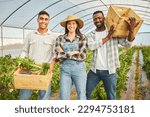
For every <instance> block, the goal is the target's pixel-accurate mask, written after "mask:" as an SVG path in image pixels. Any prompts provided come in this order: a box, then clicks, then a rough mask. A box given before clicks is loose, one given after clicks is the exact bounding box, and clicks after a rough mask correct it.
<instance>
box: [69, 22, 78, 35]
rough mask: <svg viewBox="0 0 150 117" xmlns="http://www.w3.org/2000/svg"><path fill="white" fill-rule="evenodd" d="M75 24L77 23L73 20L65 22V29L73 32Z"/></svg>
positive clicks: (75, 27)
mask: <svg viewBox="0 0 150 117" xmlns="http://www.w3.org/2000/svg"><path fill="white" fill-rule="evenodd" d="M77 26H78V24H77V22H76V21H75V20H72V21H68V22H67V29H68V31H69V32H75V31H76V29H77Z"/></svg>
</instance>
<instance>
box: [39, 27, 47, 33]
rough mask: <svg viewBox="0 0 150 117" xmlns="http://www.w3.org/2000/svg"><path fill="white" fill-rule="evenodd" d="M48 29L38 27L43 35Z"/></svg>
mask: <svg viewBox="0 0 150 117" xmlns="http://www.w3.org/2000/svg"><path fill="white" fill-rule="evenodd" d="M47 31H48V29H47V28H46V29H41V28H38V32H39V33H40V34H41V35H44V33H46V32H47Z"/></svg>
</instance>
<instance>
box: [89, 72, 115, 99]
mask: <svg viewBox="0 0 150 117" xmlns="http://www.w3.org/2000/svg"><path fill="white" fill-rule="evenodd" d="M101 80H102V81H103V84H104V88H105V91H106V94H107V99H108V100H115V99H116V73H114V74H109V73H108V70H96V73H94V72H93V71H92V70H90V71H89V73H88V76H87V84H86V97H87V99H88V100H90V99H91V94H92V91H93V90H94V88H95V87H96V85H97V84H98V83H99V82H100V81H101Z"/></svg>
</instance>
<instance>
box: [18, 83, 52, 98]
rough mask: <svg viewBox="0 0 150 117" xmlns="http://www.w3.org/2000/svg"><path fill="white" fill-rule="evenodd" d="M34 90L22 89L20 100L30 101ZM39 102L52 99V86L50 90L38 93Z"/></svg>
mask: <svg viewBox="0 0 150 117" xmlns="http://www.w3.org/2000/svg"><path fill="white" fill-rule="evenodd" d="M32 91H33V90H27V89H20V91H19V99H20V100H29V98H30V97H31V95H32ZM38 93H39V94H38V99H39V100H48V99H49V98H50V93H51V86H49V87H48V90H39V92H38Z"/></svg>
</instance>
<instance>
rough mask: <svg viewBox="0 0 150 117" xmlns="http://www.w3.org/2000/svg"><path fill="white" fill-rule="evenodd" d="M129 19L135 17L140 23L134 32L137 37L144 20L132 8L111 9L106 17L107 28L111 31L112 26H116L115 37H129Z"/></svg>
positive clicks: (111, 7) (113, 7) (112, 7)
mask: <svg viewBox="0 0 150 117" xmlns="http://www.w3.org/2000/svg"><path fill="white" fill-rule="evenodd" d="M129 17H135V18H136V21H137V22H139V24H138V26H137V27H136V28H135V30H134V35H136V34H137V32H138V30H139V28H140V27H141V25H142V23H143V19H141V18H140V17H139V16H138V15H137V14H136V13H135V12H134V11H133V10H132V9H131V8H127V7H120V6H110V7H109V10H108V13H107V16H106V26H107V28H108V29H109V28H110V26H111V25H112V24H113V25H114V27H115V32H114V33H113V37H123V38H126V37H127V36H128V34H129V31H128V29H127V24H126V22H125V20H127V21H129Z"/></svg>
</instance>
